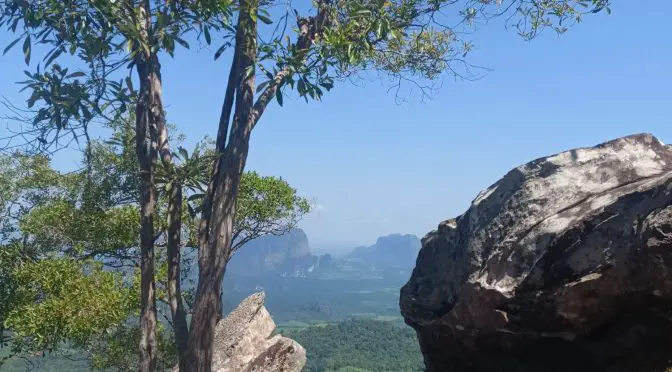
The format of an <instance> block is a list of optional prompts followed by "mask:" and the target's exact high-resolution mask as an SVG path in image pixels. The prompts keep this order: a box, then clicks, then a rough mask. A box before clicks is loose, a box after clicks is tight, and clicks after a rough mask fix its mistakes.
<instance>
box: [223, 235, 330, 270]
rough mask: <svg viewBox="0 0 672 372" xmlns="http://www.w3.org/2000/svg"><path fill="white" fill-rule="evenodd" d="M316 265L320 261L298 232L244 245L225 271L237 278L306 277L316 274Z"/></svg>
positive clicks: (271, 236) (305, 238) (272, 236)
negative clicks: (240, 276)
mask: <svg viewBox="0 0 672 372" xmlns="http://www.w3.org/2000/svg"><path fill="white" fill-rule="evenodd" d="M318 261H319V257H318V256H315V255H313V254H312V253H311V252H310V245H309V244H308V237H307V236H306V233H305V232H304V231H303V230H301V229H298V228H297V229H293V230H291V231H290V232H288V233H287V234H285V235H280V236H275V235H267V236H263V237H261V238H258V239H255V240H253V241H251V242H249V243H247V244H245V245H244V246H243V247H241V248H240V249H239V250H238V252H236V254H234V256H233V257H232V258H231V261H230V262H229V265H228V266H227V271H228V272H230V273H232V274H233V275H236V276H238V275H244V276H257V277H258V276H276V275H280V276H289V277H305V276H307V275H309V274H310V273H312V272H313V271H314V270H315V268H316V266H317V263H318Z"/></svg>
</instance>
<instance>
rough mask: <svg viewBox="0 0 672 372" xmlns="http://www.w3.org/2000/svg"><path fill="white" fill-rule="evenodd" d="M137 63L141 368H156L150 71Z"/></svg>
mask: <svg viewBox="0 0 672 372" xmlns="http://www.w3.org/2000/svg"><path fill="white" fill-rule="evenodd" d="M150 67H151V66H149V65H148V64H147V63H145V62H141V63H138V65H137V68H138V77H139V78H140V94H139V99H138V102H137V106H136V155H137V158H138V163H139V166H140V298H141V300H140V363H139V364H140V365H139V370H140V372H154V371H156V365H157V363H156V361H157V355H156V353H157V347H156V289H155V285H154V203H155V190H154V177H153V174H154V159H155V158H156V146H155V141H153V138H155V137H154V135H153V134H152V129H151V126H152V125H151V122H150V120H151V119H150V110H149V104H150V102H149V101H150V99H149V96H150V94H149V91H150V89H151V77H150V75H151V72H150Z"/></svg>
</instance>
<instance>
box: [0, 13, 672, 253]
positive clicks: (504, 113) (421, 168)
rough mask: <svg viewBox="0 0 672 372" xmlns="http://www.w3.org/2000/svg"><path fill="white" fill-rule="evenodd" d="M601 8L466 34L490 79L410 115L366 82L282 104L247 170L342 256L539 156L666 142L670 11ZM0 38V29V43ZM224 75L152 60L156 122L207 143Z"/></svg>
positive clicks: (192, 62) (429, 216) (448, 85)
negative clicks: (555, 20) (279, 189)
mask: <svg viewBox="0 0 672 372" xmlns="http://www.w3.org/2000/svg"><path fill="white" fill-rule="evenodd" d="M612 10H613V12H612V14H611V15H610V16H607V15H606V14H604V15H598V16H592V17H587V18H586V19H585V20H584V23H582V24H580V25H578V26H577V27H575V28H572V29H571V30H570V31H569V32H568V33H567V34H565V35H563V36H561V37H558V36H556V35H555V34H553V33H550V32H549V33H546V34H545V35H542V37H539V38H538V39H536V40H534V41H532V42H525V41H523V40H521V39H520V38H519V37H518V36H517V35H516V33H515V32H514V31H513V30H509V31H506V30H504V28H503V27H502V26H501V25H500V24H490V25H485V26H480V27H479V31H478V33H477V34H476V35H474V40H475V45H476V48H475V51H474V53H473V54H472V55H471V57H470V58H471V60H470V61H471V62H472V63H474V64H478V65H482V66H486V67H488V68H491V69H492V71H489V72H488V73H487V74H486V76H484V77H483V78H482V79H480V80H478V81H454V80H453V79H451V78H450V77H446V78H445V79H444V81H443V83H442V87H441V89H440V91H439V92H438V93H437V94H435V95H434V96H433V99H432V100H431V101H427V102H424V103H421V102H419V99H418V98H419V97H418V96H417V95H414V96H412V97H410V101H409V102H407V103H402V104H398V103H395V99H394V98H395V97H394V93H393V92H390V93H388V92H387V88H388V85H386V83H384V82H381V81H380V80H377V79H375V78H371V79H369V80H367V82H365V84H364V85H363V87H362V86H354V85H350V84H342V85H339V86H337V87H336V89H335V90H333V91H332V92H331V93H328V94H327V95H325V97H324V100H323V102H321V103H316V102H311V103H309V104H306V103H305V102H304V101H303V100H302V99H298V98H293V99H292V98H290V97H286V98H285V106H284V107H283V108H279V107H278V106H277V105H273V106H272V107H270V109H269V110H268V111H267V113H266V114H265V115H264V117H263V118H262V121H261V122H260V125H259V126H258V127H257V129H255V132H254V133H253V135H252V143H251V153H250V157H249V160H248V163H247V164H248V169H250V170H257V171H258V172H260V173H261V174H264V175H279V176H282V177H284V178H285V179H286V180H288V181H289V182H290V183H291V184H292V185H294V186H295V187H297V188H298V189H299V191H300V192H301V194H302V195H304V196H307V197H309V198H312V199H314V200H315V203H316V205H317V208H316V210H315V212H314V213H312V214H311V215H310V216H309V217H308V218H306V219H305V221H303V222H302V224H301V227H303V228H304V229H305V231H306V233H307V234H308V237H309V239H310V241H311V245H312V246H313V248H314V249H315V250H324V249H336V248H339V249H345V248H352V247H354V246H355V245H361V244H366V245H369V244H373V242H374V241H375V239H376V237H378V236H380V235H386V234H390V233H396V232H399V233H411V234H417V235H419V236H422V235H424V234H425V233H426V232H428V231H429V230H431V229H433V228H434V227H435V226H436V225H437V224H438V223H439V222H440V221H441V220H444V219H447V218H450V217H454V216H456V215H458V214H460V213H462V212H463V211H464V210H465V209H466V208H467V207H468V206H469V203H470V202H471V200H472V199H473V198H474V197H475V196H476V194H477V193H478V191H479V190H481V189H483V188H485V187H487V186H489V185H490V184H492V183H493V182H495V181H496V180H497V179H498V178H499V177H501V176H502V175H504V174H505V173H506V172H507V171H508V170H509V169H511V168H513V167H515V166H517V165H519V164H521V163H524V162H527V161H529V160H532V159H534V158H537V157H540V156H544V155H547V154H551V153H555V152H559V151H562V150H566V149H570V148H573V147H578V146H591V145H595V144H597V143H600V142H603V141H606V140H609V139H612V138H615V137H618V136H622V135H627V134H632V133H638V132H651V133H653V134H654V135H656V136H658V137H659V138H660V139H661V140H662V141H663V142H672V24H671V23H670V14H672V1H670V0H641V1H616V2H615V4H614V5H613V7H612ZM10 40H12V39H11V38H10V37H8V36H7V35H5V31H4V30H3V31H2V34H1V35H0V45H2V46H3V47H4V45H6V44H7V43H8V41H10ZM21 57H22V56H21V52H20V48H17V49H16V50H14V51H12V52H10V53H8V54H7V55H6V56H4V57H0V94H3V95H5V96H6V97H8V98H9V99H11V100H14V101H15V102H20V96H19V95H18V94H17V93H16V92H17V90H18V88H17V86H16V85H14V84H13V82H14V81H17V80H22V77H23V74H22V73H21V71H22V70H23V69H24V66H23V65H22V58H21ZM177 61H180V62H181V63H180V64H178V63H177ZM227 71H228V60H220V61H218V62H216V63H215V62H213V59H212V52H211V51H206V50H204V51H201V52H197V51H195V50H193V51H190V52H187V51H180V52H179V59H177V60H176V61H172V60H170V59H168V58H167V57H166V58H164V60H163V76H164V82H165V83H164V94H165V99H166V102H167V110H168V118H169V120H170V121H172V122H174V123H176V124H177V125H178V126H179V129H180V130H181V131H182V132H184V133H186V134H187V135H188V137H189V138H190V139H191V140H197V139H200V138H201V137H202V136H204V135H206V134H210V135H213V136H214V135H215V134H216V126H217V119H218V116H219V108H220V105H221V101H222V98H223V95H224V88H225V81H226V74H227ZM3 131H5V129H4V125H3V126H2V128H0V135H1V134H2V133H3ZM75 161H76V158H75V157H74V156H65V155H64V156H62V157H61V158H59V164H61V165H62V166H67V165H68V164H69V163H73V164H74V162H75Z"/></svg>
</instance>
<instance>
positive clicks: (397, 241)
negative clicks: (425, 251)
mask: <svg viewBox="0 0 672 372" xmlns="http://www.w3.org/2000/svg"><path fill="white" fill-rule="evenodd" d="M420 246H421V244H420V239H418V237H417V236H415V235H402V234H392V235H388V236H381V237H380V238H378V240H377V241H376V244H374V245H371V246H368V247H366V246H360V247H357V248H355V249H354V250H353V251H352V252H351V253H350V254H348V255H347V256H346V259H357V260H360V261H362V262H363V263H365V264H369V265H381V266H389V267H395V268H402V269H409V268H413V266H415V260H416V258H417V257H418V252H419V251H420Z"/></svg>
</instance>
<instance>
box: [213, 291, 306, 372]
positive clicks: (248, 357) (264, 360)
mask: <svg viewBox="0 0 672 372" xmlns="http://www.w3.org/2000/svg"><path fill="white" fill-rule="evenodd" d="M274 330H275V322H273V319H271V315H270V314H269V313H268V310H266V307H264V293H263V292H260V293H256V294H253V295H251V296H250V297H248V298H246V299H245V300H243V302H241V303H240V305H238V307H237V308H236V309H235V310H233V311H232V312H231V313H230V314H229V315H228V316H227V317H226V318H224V319H222V320H221V321H220V322H219V323H218V324H217V328H216V329H215V340H214V357H213V362H212V370H213V371H215V372H300V371H301V369H302V368H303V366H304V365H305V364H306V350H305V349H304V348H303V347H301V345H299V344H298V343H296V342H295V341H294V340H292V339H289V338H287V337H283V336H281V335H276V336H273V337H271V335H272V334H273V331H274Z"/></svg>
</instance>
